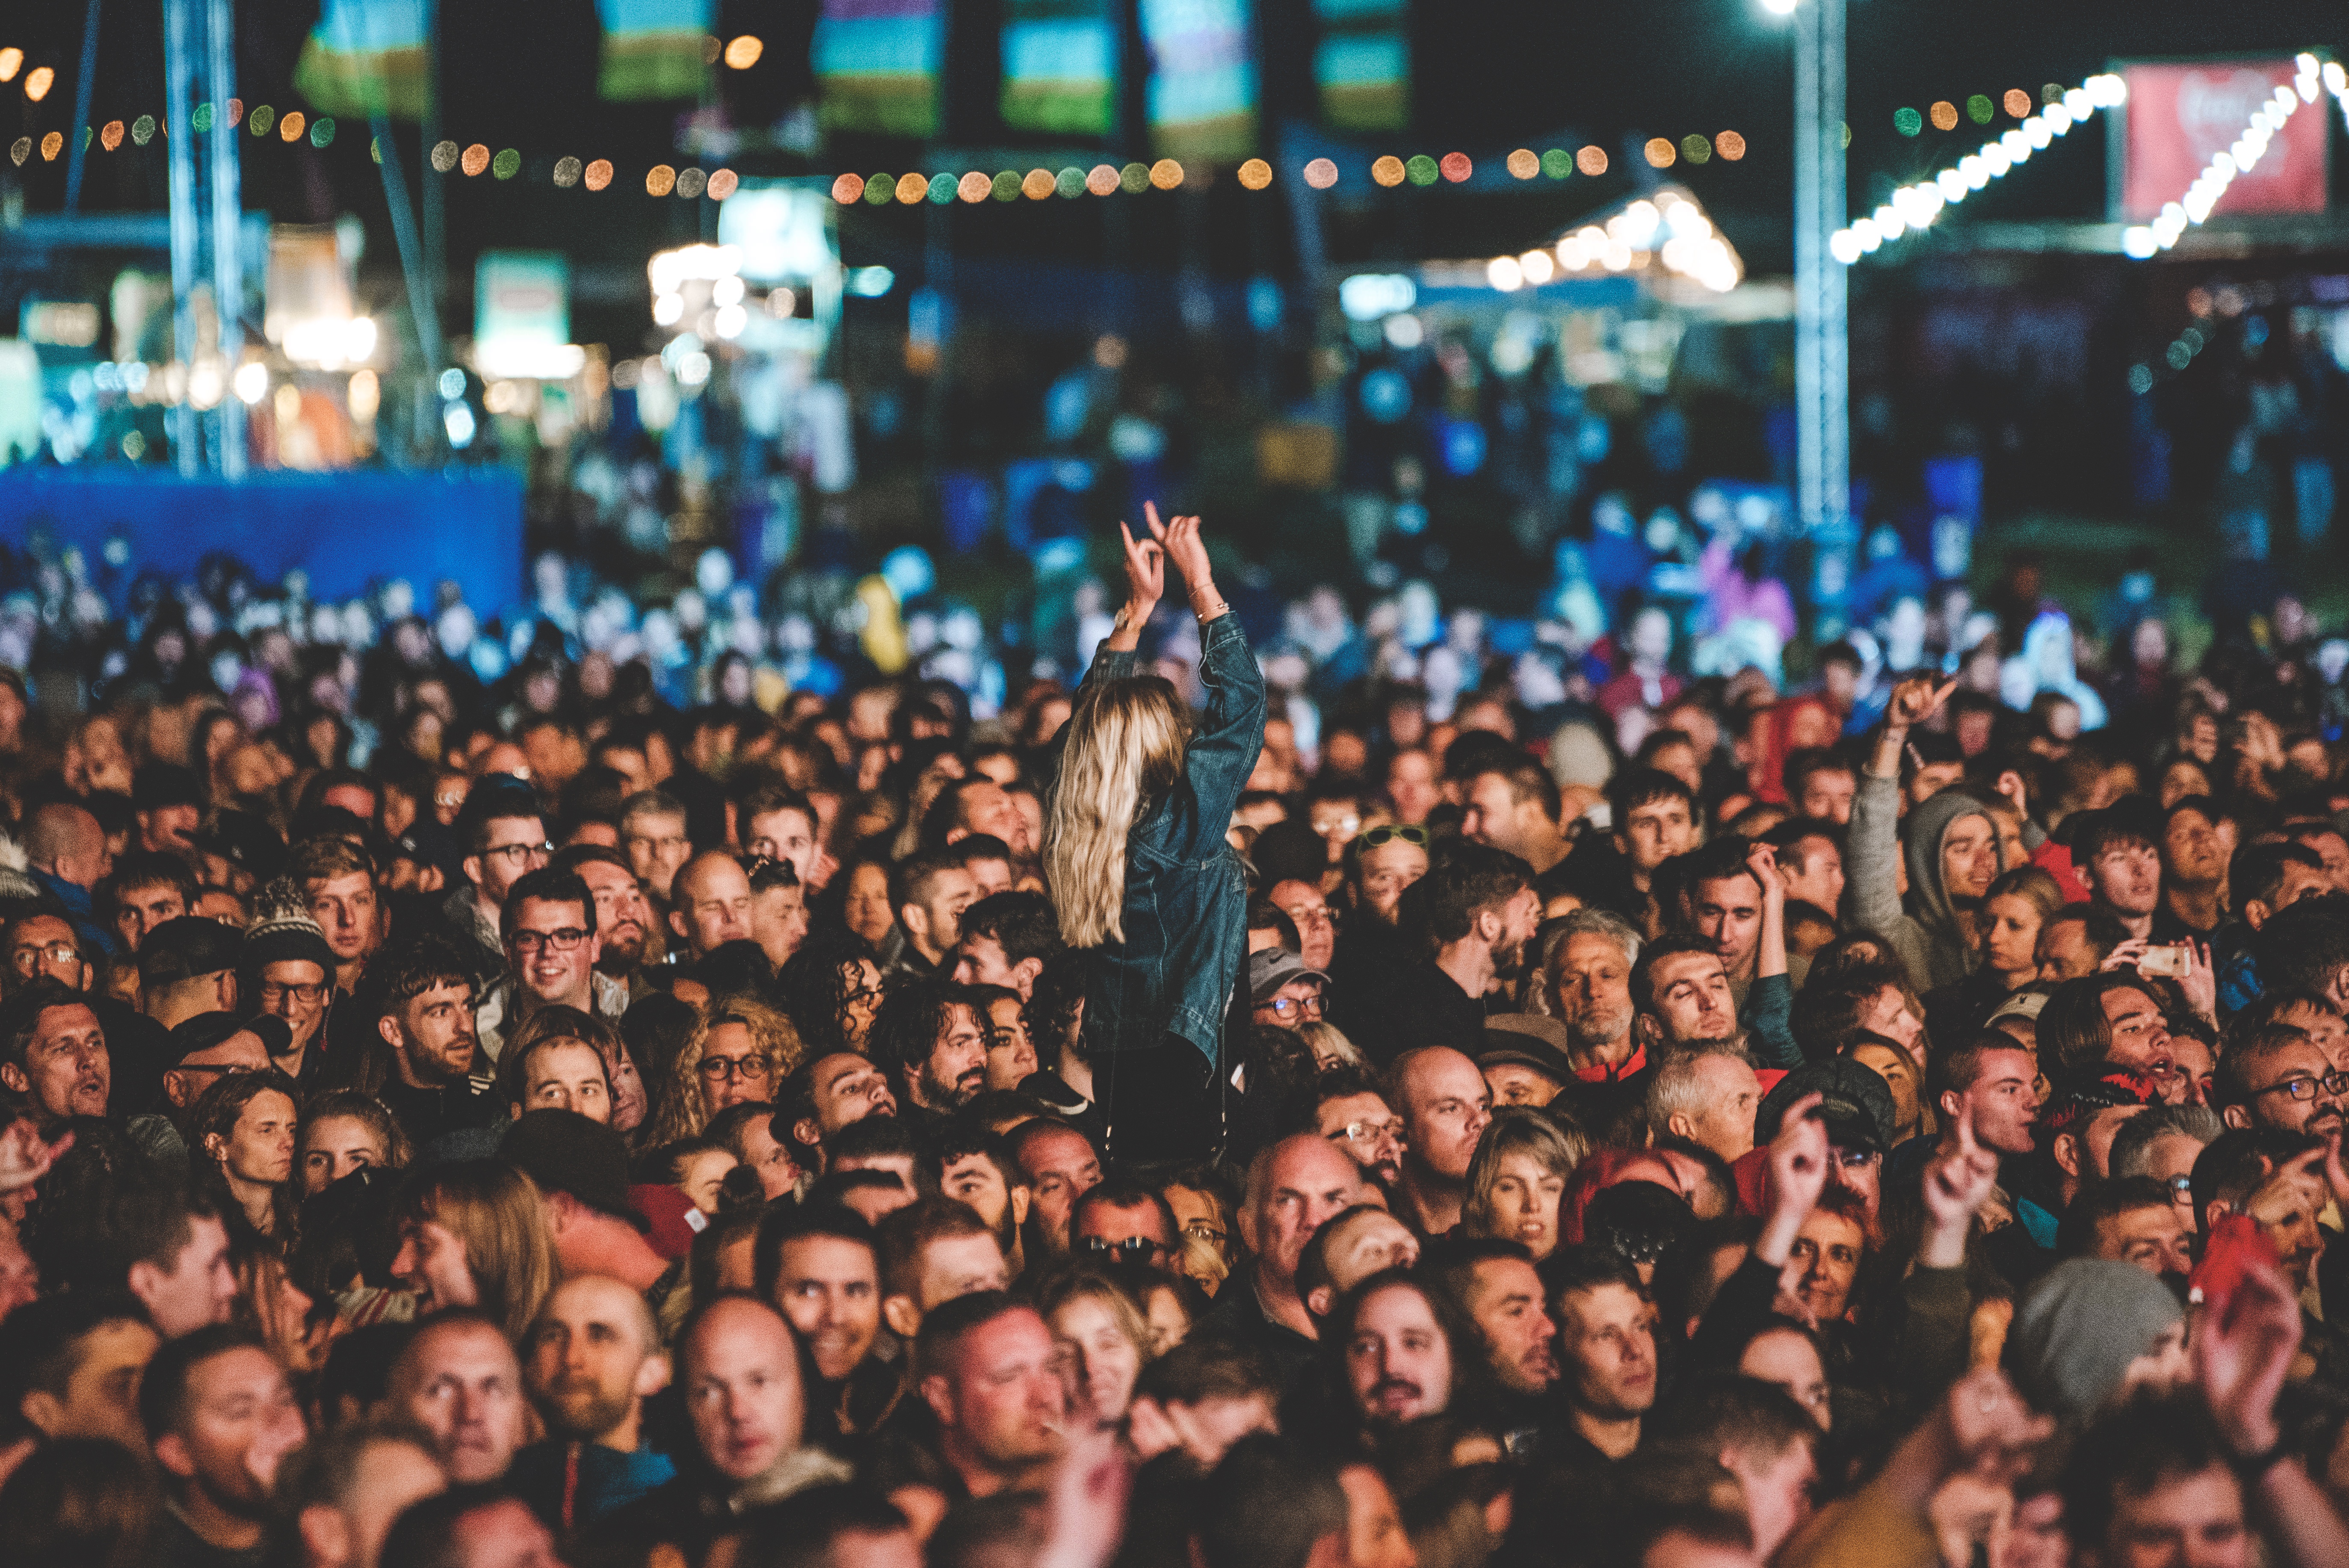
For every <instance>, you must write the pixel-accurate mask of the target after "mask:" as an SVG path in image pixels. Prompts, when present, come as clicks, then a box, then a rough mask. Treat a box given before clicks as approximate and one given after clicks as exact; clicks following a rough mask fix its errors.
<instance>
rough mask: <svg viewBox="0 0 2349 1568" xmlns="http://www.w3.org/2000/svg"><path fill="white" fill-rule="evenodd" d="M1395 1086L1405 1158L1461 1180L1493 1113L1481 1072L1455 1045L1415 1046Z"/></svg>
mask: <svg viewBox="0 0 2349 1568" xmlns="http://www.w3.org/2000/svg"><path fill="white" fill-rule="evenodd" d="M1396 1088H1397V1089H1398V1090H1399V1091H1400V1093H1401V1095H1402V1105H1401V1106H1400V1107H1399V1108H1398V1109H1400V1110H1401V1111H1402V1120H1403V1148H1404V1155H1403V1158H1404V1161H1405V1162H1406V1163H1408V1164H1410V1165H1413V1166H1414V1167H1416V1168H1418V1169H1419V1170H1420V1171H1423V1172H1425V1173H1427V1174H1431V1175H1433V1176H1434V1177H1436V1178H1437V1179H1439V1180H1441V1181H1465V1180H1466V1179H1467V1176H1468V1161H1469V1159H1470V1157H1471V1156H1473V1155H1474V1154H1475V1152H1476V1140H1478V1139H1479V1138H1481V1137H1483V1136H1484V1133H1485V1127H1486V1126H1487V1125H1488V1124H1489V1123H1490V1122H1491V1121H1492V1119H1493V1094H1492V1090H1491V1089H1490V1088H1486V1087H1485V1075H1484V1074H1483V1073H1481V1072H1478V1071H1477V1070H1476V1064H1475V1062H1472V1061H1470V1060H1469V1059H1468V1058H1467V1057H1464V1056H1462V1055H1461V1054H1460V1053H1459V1052H1458V1051H1455V1050H1451V1049H1448V1048H1446V1047H1435V1048H1433V1049H1430V1050H1423V1051H1416V1052H1413V1054H1412V1056H1411V1057H1410V1059H1409V1060H1408V1061H1407V1062H1405V1063H1404V1064H1403V1070H1402V1077H1401V1078H1400V1079H1399V1081H1398V1082H1397V1085H1396Z"/></svg>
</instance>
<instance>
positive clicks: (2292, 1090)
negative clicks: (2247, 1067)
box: [2251, 1070, 2349, 1100]
mask: <svg viewBox="0 0 2349 1568" xmlns="http://www.w3.org/2000/svg"><path fill="white" fill-rule="evenodd" d="M2320 1088H2321V1089H2323V1091H2324V1092H2325V1093H2326V1094H2330V1095H2340V1094H2343V1093H2349V1073H2344V1072H2340V1071H2337V1070H2336V1071H2333V1072H2329V1073H2325V1074H2323V1075H2322V1076H2321V1077H2316V1078H2286V1079H2284V1080H2283V1081H2282V1083H2271V1084H2270V1085H2268V1087H2267V1088H2255V1089H2253V1090H2251V1092H2252V1093H2253V1094H2254V1095H2261V1094H2285V1095H2290V1096H2291V1097H2292V1099H2299V1100H2310V1099H2315V1098H2316V1091H2317V1090H2318V1089H2320Z"/></svg>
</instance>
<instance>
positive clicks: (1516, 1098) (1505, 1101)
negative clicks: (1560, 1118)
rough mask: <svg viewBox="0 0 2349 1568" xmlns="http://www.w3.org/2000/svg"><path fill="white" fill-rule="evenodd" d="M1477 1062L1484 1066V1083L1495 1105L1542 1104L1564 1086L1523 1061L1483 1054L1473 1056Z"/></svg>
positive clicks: (1556, 1094) (1550, 1099)
mask: <svg viewBox="0 0 2349 1568" xmlns="http://www.w3.org/2000/svg"><path fill="white" fill-rule="evenodd" d="M1477 1065H1478V1066H1479V1067H1481V1068H1483V1069H1484V1072H1485V1088H1488V1089H1490V1090H1492V1091H1493V1103H1494V1104H1495V1106H1503V1105H1530V1106H1536V1107H1539V1106H1545V1105H1547V1104H1548V1103H1549V1102H1550V1101H1552V1100H1554V1099H1557V1097H1558V1095H1559V1093H1560V1092H1561V1091H1562V1090H1564V1088H1566V1086H1565V1085H1564V1084H1562V1083H1560V1082H1558V1081H1557V1079H1556V1078H1552V1077H1550V1076H1549V1074H1547V1073H1546V1072H1542V1071H1540V1070H1538V1069H1537V1068H1529V1067H1527V1066H1526V1064H1525V1063H1523V1062H1496V1061H1495V1060H1493V1059H1492V1057H1490V1056H1489V1055H1487V1056H1485V1057H1479V1058H1477Z"/></svg>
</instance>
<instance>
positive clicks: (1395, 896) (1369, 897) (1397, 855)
mask: <svg viewBox="0 0 2349 1568" xmlns="http://www.w3.org/2000/svg"><path fill="white" fill-rule="evenodd" d="M1361 867H1362V872H1361V878H1362V900H1363V902H1364V903H1367V904H1369V905H1370V907H1371V913H1373V914H1375V915H1377V916H1378V917H1379V918H1380V919H1381V920H1383V921H1386V922H1388V923H1393V920H1394V917H1395V904H1396V903H1398V902H1399V901H1401V899H1402V894H1403V890H1404V889H1405V888H1407V887H1409V886H1411V884H1412V883H1413V882H1417V881H1418V880H1419V879H1420V878H1422V877H1423V876H1425V875H1426V874H1427V851H1425V850H1423V849H1422V848H1421V847H1420V846H1419V845H1417V844H1414V843H1413V842H1412V841H1410V840H1408V839H1389V840H1388V841H1386V842H1385V843H1383V844H1381V845H1379V846H1378V847H1377V848H1375V849H1367V850H1364V851H1362V858H1361Z"/></svg>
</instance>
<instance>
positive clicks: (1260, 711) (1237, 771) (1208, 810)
mask: <svg viewBox="0 0 2349 1568" xmlns="http://www.w3.org/2000/svg"><path fill="white" fill-rule="evenodd" d="M1199 641H1200V666H1199V675H1200V678H1201V680H1203V681H1204V682H1205V683H1206V688H1207V705H1206V708H1205V709H1203V710H1202V711H1201V713H1200V715H1199V727H1198V728H1197V729H1196V730H1195V731H1194V732H1193V734H1192V736H1191V745H1190V748H1189V749H1188V750H1187V751H1185V753H1184V756H1183V770H1184V772H1185V775H1186V777H1187V778H1188V780H1189V782H1190V785H1191V796H1192V799H1195V801H1197V802H1198V809H1197V811H1196V812H1195V815H1193V816H1192V818H1191V825H1190V830H1191V833H1192V835H1193V838H1194V841H1193V842H1191V843H1188V844H1185V845H1184V846H1182V847H1181V848H1180V849H1179V850H1177V851H1175V852H1176V853H1178V854H1181V855H1183V856H1184V857H1185V859H1198V858H1202V857H1204V856H1205V855H1206V854H1207V853H1208V852H1210V851H1212V850H1213V849H1214V848H1215V846H1216V845H1218V844H1220V843H1222V842H1223V841H1224V835H1225V834H1226V832H1228V831H1230V830H1231V825H1232V812H1233V811H1234V810H1236V809H1237V807H1238V805H1239V801H1240V790H1241V789H1244V788H1245V787H1246V786H1247V779H1248V775H1249V774H1251V773H1253V772H1255V771H1256V759H1257V753H1258V752H1259V751H1261V750H1262V749H1263V748H1264V715H1265V695H1264V672H1263V671H1262V670H1260V669H1258V668H1257V662H1256V655H1254V654H1253V653H1251V652H1249V651H1248V645H1247V634H1246V633H1244V632H1242V631H1241V630H1240V618H1239V617H1238V616H1237V615H1234V614H1229V613H1226V614H1221V615H1218V616H1216V618H1215V619H1214V620H1212V621H1210V622H1208V623H1207V624H1206V625H1205V626H1204V627H1202V628H1201V629H1200V637H1199Z"/></svg>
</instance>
